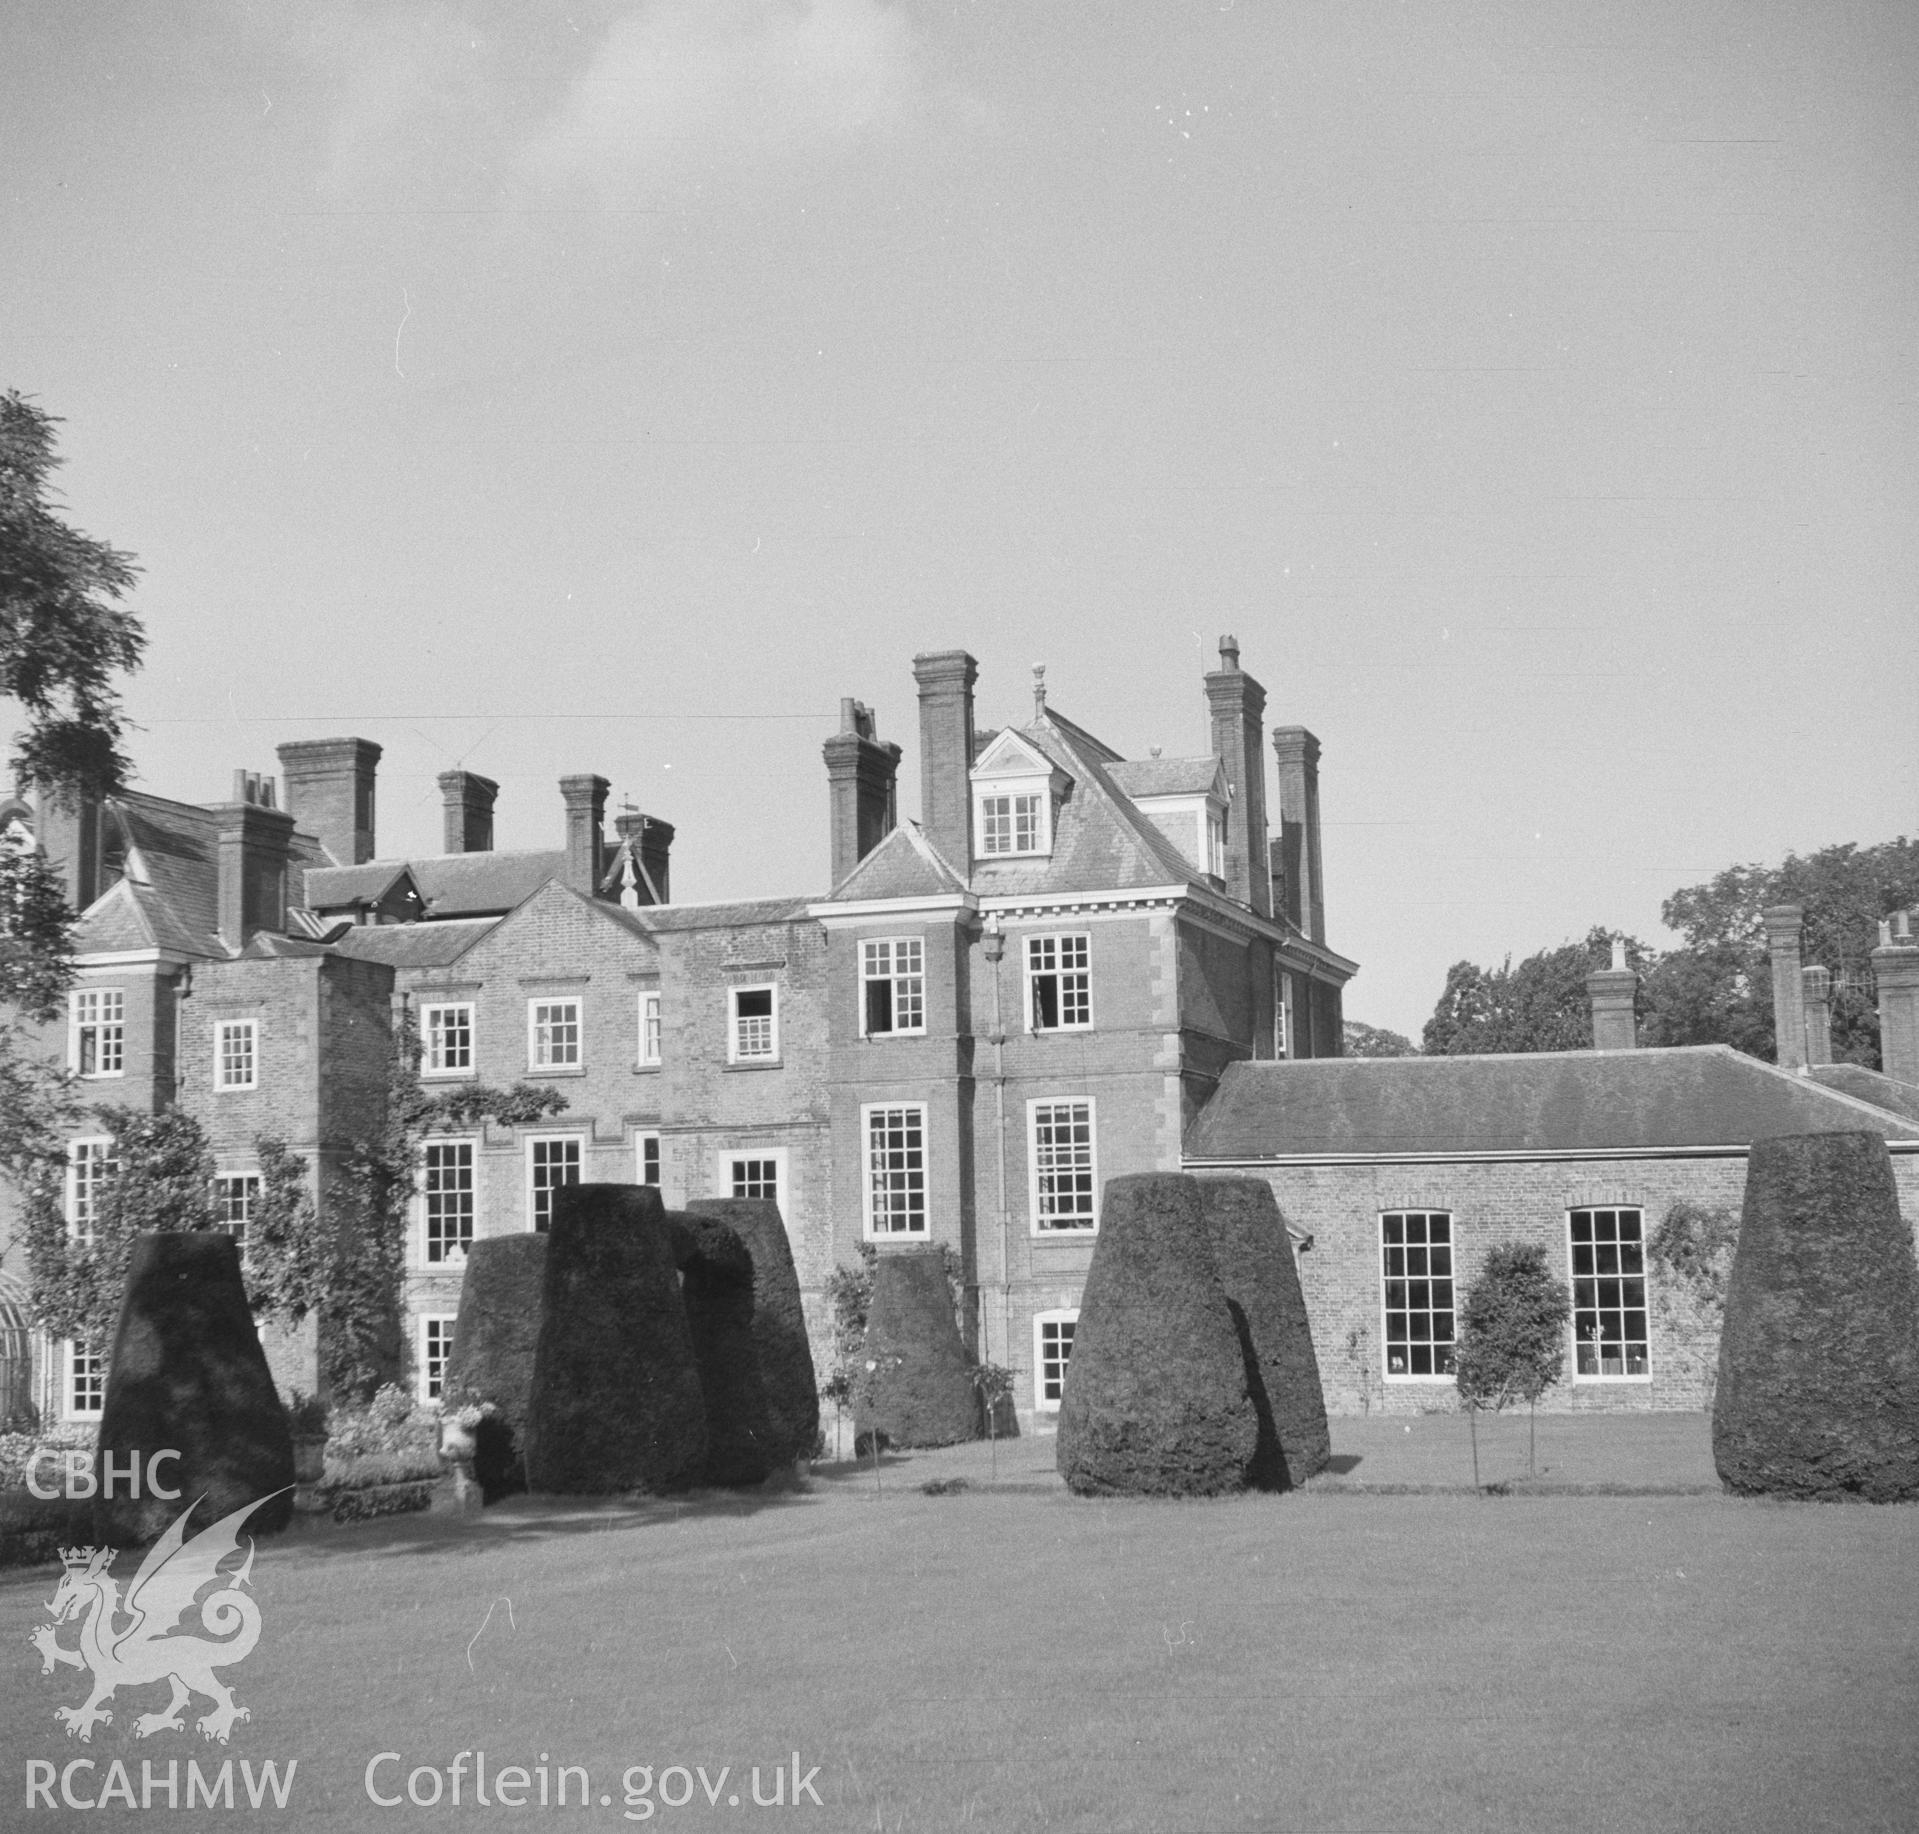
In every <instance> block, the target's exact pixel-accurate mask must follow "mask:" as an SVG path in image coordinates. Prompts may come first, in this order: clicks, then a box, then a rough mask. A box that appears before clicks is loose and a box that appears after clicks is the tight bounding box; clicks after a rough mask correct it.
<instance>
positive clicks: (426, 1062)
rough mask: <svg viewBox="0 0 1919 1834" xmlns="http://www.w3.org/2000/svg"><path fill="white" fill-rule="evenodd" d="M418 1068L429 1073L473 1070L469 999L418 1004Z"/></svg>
mask: <svg viewBox="0 0 1919 1834" xmlns="http://www.w3.org/2000/svg"><path fill="white" fill-rule="evenodd" d="M420 1047H421V1055H420V1068H421V1069H422V1070H423V1071H424V1072H425V1073H426V1074H427V1075H428V1076H471V1075H472V1074H473V1006H472V1003H471V1002H470V1001H465V1000H462V1001H459V1002H457V1003H453V1004H449V1005H441V1006H422V1007H421V1008H420Z"/></svg>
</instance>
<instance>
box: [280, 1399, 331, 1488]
mask: <svg viewBox="0 0 1919 1834" xmlns="http://www.w3.org/2000/svg"><path fill="white" fill-rule="evenodd" d="M287 1425H288V1426H289V1427H290V1428H292V1431H293V1481H294V1482H295V1483H296V1484H317V1483H318V1482H319V1481H320V1479H321V1478H322V1477H323V1476H325V1474H326V1442H327V1404H326V1400H325V1398H324V1397H323V1396H320V1395H309V1394H304V1393H302V1392H301V1391H300V1390H299V1389H297V1388H296V1389H295V1390H294V1391H293V1394H292V1397H291V1398H290V1399H289V1400H288V1402H287Z"/></svg>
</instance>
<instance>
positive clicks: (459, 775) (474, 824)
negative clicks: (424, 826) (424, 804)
mask: <svg viewBox="0 0 1919 1834" xmlns="http://www.w3.org/2000/svg"><path fill="white" fill-rule="evenodd" d="M499 794H500V786H499V785H498V784H497V783H495V782H494V781H493V779H492V778H491V777H482V776H481V775H480V774H479V773H478V772H477V771H442V772H441V773H440V802H441V805H442V807H443V809H444V811H445V817H446V828H445V840H446V847H445V851H446V852H448V853H491V852H492V851H493V804H494V802H495V801H496V800H497V799H498V797H499Z"/></svg>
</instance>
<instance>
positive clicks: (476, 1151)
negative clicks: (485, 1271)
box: [413, 1134, 480, 1267]
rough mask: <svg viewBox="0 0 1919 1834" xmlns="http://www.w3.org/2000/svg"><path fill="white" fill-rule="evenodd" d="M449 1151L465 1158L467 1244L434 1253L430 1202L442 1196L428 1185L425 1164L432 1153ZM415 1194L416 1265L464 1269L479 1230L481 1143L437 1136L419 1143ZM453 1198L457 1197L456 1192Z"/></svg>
mask: <svg viewBox="0 0 1919 1834" xmlns="http://www.w3.org/2000/svg"><path fill="white" fill-rule="evenodd" d="M448 1150H452V1151H455V1152H459V1151H464V1152H465V1154H466V1168H465V1169H466V1176H467V1185H466V1191H465V1196H466V1201H467V1214H466V1222H467V1231H466V1243H465V1244H464V1245H460V1244H456V1245H455V1246H454V1247H453V1249H452V1250H451V1251H450V1252H448V1251H442V1252H441V1253H440V1254H438V1255H435V1254H434V1252H433V1199H434V1197H435V1196H436V1195H441V1194H442V1193H436V1192H434V1191H433V1190H432V1189H431V1188H430V1186H429V1183H428V1161H429V1160H430V1159H431V1158H432V1157H433V1155H434V1154H435V1153H439V1152H445V1151H448ZM414 1178H415V1181H416V1183H415V1192H414V1198H413V1208H414V1215H415V1220H416V1227H415V1233H414V1252H415V1265H416V1266H419V1267H464V1266H465V1265H466V1251H467V1248H468V1247H470V1246H471V1245H472V1243H473V1242H474V1241H475V1239H476V1238H477V1237H478V1235H479V1226H480V1142H479V1139H478V1138H477V1137H476V1136H474V1135H472V1134H436V1135H434V1136H433V1137H432V1138H431V1139H427V1140H422V1141H421V1142H420V1162H419V1164H418V1166H417V1167H415V1169H414ZM453 1194H454V1195H456V1196H457V1195H459V1193H458V1192H457V1191H456V1192H455V1193H453Z"/></svg>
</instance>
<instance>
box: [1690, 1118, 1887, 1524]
mask: <svg viewBox="0 0 1919 1834" xmlns="http://www.w3.org/2000/svg"><path fill="white" fill-rule="evenodd" d="M1712 1454H1713V1463H1714V1464H1715V1465H1717V1466H1718V1468H1719V1476H1720V1479H1721V1481H1722V1482H1723V1483H1724V1484H1725V1486H1726V1488H1727V1489H1729V1490H1734V1491H1741V1492H1745V1493H1747V1494H1766V1495H1773V1496H1790V1497H1810V1498H1834V1499H1844V1498H1861V1499H1864V1500H1865V1501H1868V1502H1875V1503H1890V1502H1899V1501H1903V1500H1906V1499H1909V1498H1914V1497H1919V1268H1916V1267H1915V1265H1914V1260H1913V1249H1912V1231H1911V1228H1910V1227H1909V1226H1908V1225H1907V1223H1906V1222H1905V1220H1904V1219H1903V1218H1902V1217H1901V1216H1900V1214H1899V1199H1898V1193H1897V1190H1896V1189H1895V1187H1894V1185H1893V1180H1892V1161H1891V1159H1890V1158H1889V1157H1888V1155H1887V1152H1886V1143H1885V1141H1884V1140H1883V1139H1882V1138H1881V1137H1880V1136H1879V1135H1878V1134H1872V1133H1822V1134H1789V1135H1783V1136H1780V1137H1778V1138H1775V1139H1770V1140H1755V1141H1754V1142H1753V1145H1752V1154H1751V1157H1750V1158H1749V1160H1748V1161H1747V1168H1746V1202H1745V1209H1744V1213H1743V1215H1742V1217H1741V1219H1740V1224H1739V1245H1738V1247H1737V1249H1736V1250H1735V1251H1734V1253H1733V1262H1732V1274H1731V1276H1730V1278H1729V1279H1728V1281H1727V1283H1726V1322H1725V1327H1724V1330H1723V1331H1722V1332H1721V1334H1720V1339H1719V1386H1718V1392H1717V1394H1716V1395H1715V1397H1714V1401H1713V1413H1712Z"/></svg>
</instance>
